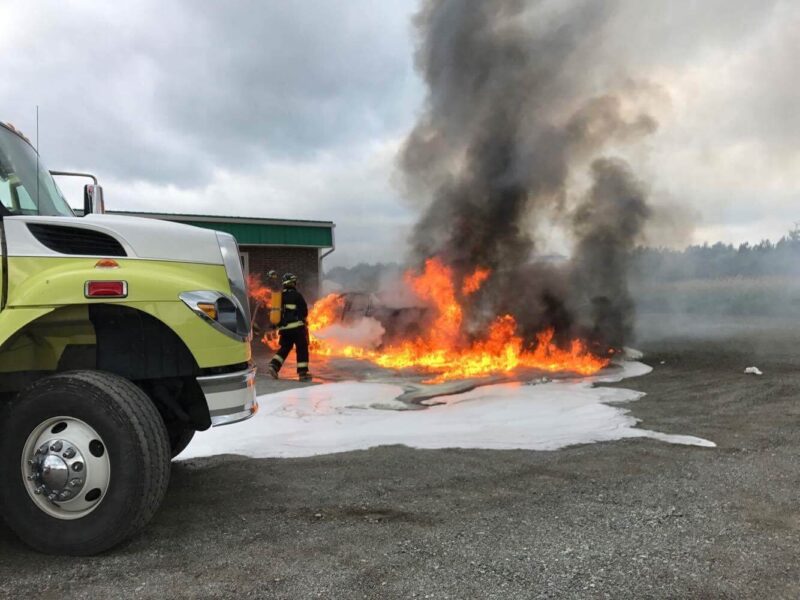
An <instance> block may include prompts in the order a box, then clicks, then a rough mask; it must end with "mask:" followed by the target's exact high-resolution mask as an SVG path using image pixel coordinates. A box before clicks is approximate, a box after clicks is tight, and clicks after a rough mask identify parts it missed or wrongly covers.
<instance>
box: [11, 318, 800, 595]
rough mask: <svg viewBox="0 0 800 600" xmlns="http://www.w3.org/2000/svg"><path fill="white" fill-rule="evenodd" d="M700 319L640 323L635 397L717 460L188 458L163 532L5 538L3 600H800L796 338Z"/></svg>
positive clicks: (369, 455) (652, 450)
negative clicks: (65, 540)
mask: <svg viewBox="0 0 800 600" xmlns="http://www.w3.org/2000/svg"><path fill="white" fill-rule="evenodd" d="M653 323H654V324H657V325H663V321H658V320H656V321H653ZM704 325H705V326H706V327H705V328H704V330H703V332H702V334H700V332H699V330H698V327H697V323H695V324H692V323H687V324H684V326H683V327H675V326H672V325H670V326H669V327H662V330H661V331H657V330H655V329H654V328H651V329H650V330H645V331H644V332H643V338H642V340H641V343H640V344H639V346H640V347H641V348H643V349H644V350H645V351H646V352H647V357H646V362H648V363H650V364H652V365H653V366H654V367H655V371H654V372H653V373H652V374H650V375H648V376H646V377H643V378H639V379H634V380H628V381H626V382H623V383H622V384H621V385H623V386H627V387H632V388H635V389H639V390H642V391H645V392H647V393H648V396H646V397H645V398H644V399H642V400H640V401H638V402H636V403H635V404H633V405H632V407H633V413H634V414H635V415H636V416H638V417H640V418H641V419H643V426H644V427H648V428H651V429H655V430H657V431H665V432H675V433H685V434H692V435H697V436H700V437H705V438H708V439H711V440H713V441H715V442H716V443H717V444H718V446H719V447H718V448H716V449H703V448H696V447H684V446H674V445H668V444H665V443H660V442H657V441H654V440H647V439H636V440H627V441H622V442H613V443H607V444H595V445H587V446H579V447H572V448H568V449H565V450H560V451H555V452H523V451H503V452H500V451H463V450H439V451H419V450H412V449H409V448H405V447H384V448H377V449H373V450H369V451H363V452H352V453H346V454H338V455H330V456H321V457H316V458H306V459H292V460H252V459H244V458H239V457H235V456H220V457H214V458H211V459H203V460H195V461H191V462H181V463H176V464H175V465H174V468H173V477H172V483H171V485H170V490H169V493H168V496H167V499H166V503H165V505H164V507H163V509H162V511H161V512H160V513H159V514H158V516H157V517H156V519H155V521H154V522H153V523H152V524H151V525H150V527H149V528H148V529H147V530H146V531H145V532H144V534H142V535H140V536H139V537H137V538H136V539H134V540H133V541H131V542H130V543H128V544H126V545H125V546H123V547H121V548H118V549H116V550H114V551H112V552H110V553H108V554H106V555H104V556H100V557H95V558H87V559H75V558H52V557H49V558H47V557H43V556H40V555H37V554H35V553H32V552H30V551H28V550H27V549H26V548H25V547H23V546H21V545H20V543H19V542H17V541H16V539H15V538H14V537H13V535H12V534H11V533H10V532H9V531H8V530H7V529H5V528H4V527H3V526H0V595H2V596H3V597H9V598H22V597H37V598H63V597H75V598H118V597H119V598H122V597H142V598H179V597H180V598H202V597H232V598H233V597H252V598H261V597H264V598H317V597H321V598H504V599H505V598H537V597H545V598H548V597H552V598H556V597H558V598H565V597H566V598H587V597H598V598H651V597H655V598H675V597H684V598H689V597H691V598H755V597H760V598H797V597H798V596H800V561H798V551H799V550H800V507H798V502H797V496H798V483H800V403H799V402H798V391H800V368H798V367H799V366H800V344H798V340H800V328H798V327H795V326H791V327H790V326H788V325H787V323H778V322H774V321H769V320H765V321H763V322H759V323H753V322H750V323H748V324H745V325H743V326H739V327H735V325H736V323H731V322H727V323H720V324H716V325H715V324H714V323H710V322H708V321H704ZM666 334H669V336H670V337H668V338H666V339H665V337H664V336H665V335H666ZM662 362H663V364H662ZM751 365H756V366H758V367H760V368H761V369H762V370H763V371H764V375H763V376H762V377H757V376H752V375H744V374H743V373H742V371H743V369H744V368H745V367H747V366H751Z"/></svg>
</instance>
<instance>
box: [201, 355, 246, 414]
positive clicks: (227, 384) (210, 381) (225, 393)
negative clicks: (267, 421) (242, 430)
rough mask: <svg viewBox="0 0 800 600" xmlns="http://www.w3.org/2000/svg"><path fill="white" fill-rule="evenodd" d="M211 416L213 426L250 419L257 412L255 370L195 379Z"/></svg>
mask: <svg viewBox="0 0 800 600" xmlns="http://www.w3.org/2000/svg"><path fill="white" fill-rule="evenodd" d="M197 382H198V383H199V384H200V387H201V388H202V390H203V394H204V395H205V397H206V403H207V404H208V412H209V413H210V414H211V425H212V427H218V426H220V425H230V424H231V423H238V422H239V421H244V420H245V419H249V418H250V417H252V416H253V415H254V414H256V411H257V410H258V402H257V401H256V368H255V367H250V368H248V369H246V370H244V371H237V372H236V373H226V374H224V375H211V376H209V377H198V378H197Z"/></svg>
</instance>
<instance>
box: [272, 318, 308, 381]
mask: <svg viewBox="0 0 800 600" xmlns="http://www.w3.org/2000/svg"><path fill="white" fill-rule="evenodd" d="M279 335H280V348H279V349H278V352H277V353H276V354H275V356H273V357H272V361H271V364H272V366H273V367H274V368H275V370H276V371H280V370H281V367H282V366H283V363H284V361H285V360H286V358H287V357H288V356H289V353H290V352H291V351H292V348H296V349H297V374H298V375H305V374H306V373H308V327H306V326H303V327H295V328H293V329H281V331H280V332H279Z"/></svg>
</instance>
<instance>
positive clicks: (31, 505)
mask: <svg viewBox="0 0 800 600" xmlns="http://www.w3.org/2000/svg"><path fill="white" fill-rule="evenodd" d="M169 470H170V447H169V438H168V436H167V430H166V427H165V426H164V422H163V420H162V419H161V416H160V415H159V413H158V410H157V409H156V407H155V405H154V404H153V403H152V401H151V400H150V399H149V398H148V397H147V395H146V394H145V393H144V392H142V391H141V390H140V389H139V388H137V387H136V386H135V385H134V384H133V383H131V382H130V381H128V380H126V379H123V378H122V377H119V376H117V375H113V374H111V373H105V372H100V371H72V372H65V373H59V374H56V375H52V376H49V377H45V378H43V379H41V380H39V381H37V382H36V383H34V384H33V385H32V386H30V387H29V388H27V389H26V390H24V391H22V392H21V393H20V394H19V396H18V397H17V398H16V399H15V400H14V401H13V402H11V403H10V404H9V405H8V406H7V407H6V408H5V409H4V410H3V414H2V415H1V418H0V482H2V485H1V486H0V507H2V512H3V516H4V517H5V520H6V522H7V523H8V526H9V527H10V528H11V529H12V530H14V532H16V534H17V535H18V536H19V537H20V538H21V539H22V540H23V541H24V542H25V543H27V544H28V545H30V546H32V547H33V548H35V549H36V550H39V551H41V552H46V553H49V554H69V555H75V556H85V555H91V554H97V553H99V552H103V551H104V550H108V549H109V548H111V547H112V546H115V545H116V544H119V543H120V542H122V541H124V540H126V539H127V538H129V537H130V536H132V535H134V534H135V533H136V532H138V531H139V530H140V529H142V528H143V527H144V526H145V525H146V524H147V522H148V521H149V520H150V519H151V518H152V516H153V515H154V514H155V512H156V510H157V509H158V507H159V505H160V504H161V501H162V499H163V498H164V494H165V492H166V490H167V485H168V483H169Z"/></svg>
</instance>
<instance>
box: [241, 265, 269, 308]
mask: <svg viewBox="0 0 800 600" xmlns="http://www.w3.org/2000/svg"><path fill="white" fill-rule="evenodd" d="M247 294H248V295H249V296H250V298H252V299H253V300H254V301H255V303H256V305H260V306H267V305H268V304H269V300H270V298H271V297H272V292H271V291H270V289H269V288H268V287H267V286H265V285H264V284H263V283H262V282H261V279H260V278H259V277H258V275H254V274H252V273H250V274H249V275H248V276H247Z"/></svg>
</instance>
